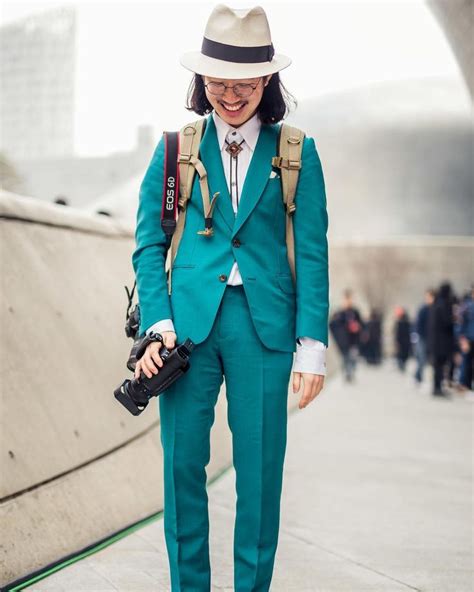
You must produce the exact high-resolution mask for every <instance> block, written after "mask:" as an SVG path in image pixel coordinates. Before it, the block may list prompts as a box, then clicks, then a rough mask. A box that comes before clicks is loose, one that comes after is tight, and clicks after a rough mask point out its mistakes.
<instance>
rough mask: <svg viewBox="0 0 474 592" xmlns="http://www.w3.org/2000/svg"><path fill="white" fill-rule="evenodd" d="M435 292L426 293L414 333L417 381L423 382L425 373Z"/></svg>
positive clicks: (431, 290)
mask: <svg viewBox="0 0 474 592" xmlns="http://www.w3.org/2000/svg"><path fill="white" fill-rule="evenodd" d="M434 297H435V292H434V290H433V289H432V288H429V289H428V290H426V292H425V301H424V303H423V304H422V305H421V306H420V308H419V309H418V312H417V315H416V320H415V326H414V332H415V348H414V349H415V356H416V372H415V380H416V381H417V382H418V383H421V382H423V373H424V369H425V366H426V362H427V343H426V342H427V339H428V316H429V311H430V307H431V305H432V304H433V302H434Z"/></svg>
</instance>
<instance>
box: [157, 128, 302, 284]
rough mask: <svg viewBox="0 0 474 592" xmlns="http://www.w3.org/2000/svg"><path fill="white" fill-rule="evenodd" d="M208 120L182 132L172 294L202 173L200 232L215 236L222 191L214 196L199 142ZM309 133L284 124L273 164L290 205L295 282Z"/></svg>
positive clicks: (289, 246)
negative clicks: (296, 229)
mask: <svg viewBox="0 0 474 592" xmlns="http://www.w3.org/2000/svg"><path fill="white" fill-rule="evenodd" d="M205 121H206V120H205V119H204V118H203V119H198V120H197V121H194V122H192V123H189V124H187V125H185V126H183V127H182V128H181V130H180V132H179V153H178V167H179V199H178V217H177V220H176V228H175V231H174V233H173V236H172V239H171V244H170V248H169V250H168V255H167V258H166V263H165V270H166V272H167V273H168V293H169V294H171V272H172V269H173V262H174V259H175V257H176V254H177V252H178V247H179V242H180V240H181V237H182V235H183V230H184V224H185V220H186V205H187V201H188V199H189V197H190V194H191V190H192V185H193V180H194V174H195V173H196V172H197V174H198V175H199V184H200V187H201V193H202V200H203V206H204V215H205V219H206V227H205V229H204V230H201V231H199V233H200V234H204V235H208V236H209V235H212V232H213V231H212V214H213V211H214V206H215V203H216V198H217V196H218V195H219V193H218V192H217V193H215V194H214V195H213V196H212V199H210V196H209V186H208V183H207V172H206V169H205V168H204V165H203V163H202V162H201V161H200V160H199V144H200V142H201V138H202V134H203V132H204V126H205ZM304 136H305V133H304V132H303V131H301V130H300V129H298V128H296V127H292V126H290V125H288V124H286V123H283V124H282V125H281V128H280V136H279V143H278V155H277V156H274V157H273V158H272V166H274V167H277V168H279V169H280V172H281V182H282V189H283V191H282V193H283V202H284V204H285V206H286V245H287V251H288V262H289V264H290V269H291V273H292V276H293V281H296V272H295V247H294V233H293V213H294V211H295V209H296V204H295V201H294V200H295V193H296V186H297V184H298V176H299V172H300V169H301V152H302V149H303V139H304Z"/></svg>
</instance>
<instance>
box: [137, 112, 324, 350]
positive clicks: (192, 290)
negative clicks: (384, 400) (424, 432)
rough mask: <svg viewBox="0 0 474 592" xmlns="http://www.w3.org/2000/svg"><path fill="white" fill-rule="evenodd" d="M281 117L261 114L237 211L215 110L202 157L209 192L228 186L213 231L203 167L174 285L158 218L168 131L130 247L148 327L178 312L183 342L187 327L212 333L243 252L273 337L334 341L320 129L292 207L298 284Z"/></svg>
mask: <svg viewBox="0 0 474 592" xmlns="http://www.w3.org/2000/svg"><path fill="white" fill-rule="evenodd" d="M280 125H281V124H262V127H261V130H260V134H259V137H258V141H257V144H256V146H255V151H254V153H253V155H252V160H251V162H250V165H249V168H248V172H247V175H246V178H245V183H244V186H243V188H242V193H241V196H240V203H239V208H238V210H237V214H234V211H233V209H232V202H231V197H230V194H229V191H228V188H227V182H226V178H225V173H224V169H223V166H222V158H221V153H220V149H219V145H218V140H217V133H216V128H215V124H214V120H213V118H212V117H211V116H208V117H207V124H206V129H205V132H204V135H203V137H202V140H201V146H200V158H201V160H202V162H203V164H204V167H205V168H206V170H207V173H208V182H209V191H210V195H211V197H212V195H213V194H214V193H215V192H216V191H219V192H220V195H219V196H218V197H217V200H216V205H215V209H214V213H213V227H214V235H213V236H210V237H208V236H205V235H201V234H197V232H198V230H202V229H204V212H203V203H202V197H201V190H200V186H199V181H198V175H197V174H196V175H195V178H194V183H193V190H192V193H191V198H190V199H189V201H188V204H187V214H186V223H185V228H184V232H183V236H182V238H181V242H180V245H179V249H178V252H177V254H176V258H175V261H174V266H173V273H172V292H171V294H170V295H168V286H167V277H166V273H165V260H166V236H165V234H164V232H163V230H162V228H161V223H160V219H161V204H162V192H163V175H164V172H163V165H164V140H163V138H161V140H160V142H159V143H158V145H157V147H156V149H155V151H154V154H153V156H152V159H151V162H150V164H149V166H148V169H147V171H146V174H145V177H144V179H143V181H142V184H141V187H140V194H139V205H138V211H137V226H136V232H135V240H136V248H135V250H134V252H133V255H132V264H133V267H134V270H135V274H136V280H137V290H138V299H139V302H140V312H141V320H140V327H139V334H140V335H143V334H144V333H145V331H146V329H148V328H149V327H150V326H151V325H153V324H154V323H156V322H157V321H160V320H162V319H165V318H170V319H172V320H173V324H174V327H175V330H176V334H177V342H178V343H181V342H182V341H184V340H185V339H186V338H187V337H189V338H191V339H192V340H193V341H194V342H195V343H196V344H198V343H200V342H202V341H204V340H205V339H206V337H207V336H208V334H209V332H210V330H211V327H212V325H213V322H214V319H215V315H216V313H217V310H218V307H219V304H220V301H221V298H222V295H223V293H224V290H225V288H226V285H227V278H228V276H229V273H230V271H231V268H232V265H233V262H234V260H236V261H237V264H238V267H239V271H240V274H241V276H242V281H243V284H244V289H245V293H246V296H247V300H248V303H249V309H250V313H251V316H252V319H253V323H254V326H255V329H256V331H257V334H258V336H259V337H260V339H261V341H262V342H263V344H264V345H265V346H267V347H268V348H270V349H275V350H280V351H293V352H294V351H296V338H297V337H299V336H306V337H312V338H313V339H318V340H319V341H322V342H323V343H325V344H326V345H328V312H329V273H328V243H327V228H328V215H327V209H326V193H325V183H324V177H323V172H322V167H321V162H320V159H319V156H318V153H317V150H316V146H315V142H314V139H313V138H311V137H306V138H305V140H304V145H303V152H302V168H301V171H300V176H299V181H298V187H297V191H296V196H295V203H296V210H295V212H294V214H293V224H294V235H295V267H296V276H297V277H296V285H294V284H293V279H292V276H291V270H290V266H289V263H288V258H287V249H286V237H285V224H286V219H285V216H286V212H285V207H284V204H283V199H282V190H281V180H280V178H279V177H275V176H274V177H272V178H270V173H271V171H272V170H273V169H272V164H271V160H272V157H273V156H275V155H276V154H277V141H278V131H279V128H280ZM234 239H238V241H236V242H235V241H234ZM239 244H240V246H238V245H239ZM243 338H244V339H245V336H243Z"/></svg>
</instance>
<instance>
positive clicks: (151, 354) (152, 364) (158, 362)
mask: <svg viewBox="0 0 474 592" xmlns="http://www.w3.org/2000/svg"><path fill="white" fill-rule="evenodd" d="M161 335H162V336H163V343H161V342H160V341H153V342H152V343H150V344H148V346H147V348H146V350H145V353H144V354H143V356H142V357H141V358H140V359H139V360H137V363H136V366H135V372H134V376H135V379H137V378H139V376H140V372H143V373H144V374H145V376H146V377H147V378H151V377H152V376H153V374H158V372H159V369H160V368H161V367H162V366H163V359H162V358H161V356H160V350H161V348H162V347H163V346H164V347H166V349H168V350H172V349H173V348H174V347H175V346H176V333H175V332H174V331H162V332H161Z"/></svg>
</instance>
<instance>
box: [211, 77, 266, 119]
mask: <svg viewBox="0 0 474 592" xmlns="http://www.w3.org/2000/svg"><path fill="white" fill-rule="evenodd" d="M271 77H272V75H271V74H269V75H268V76H259V77H258V78H214V77H212V76H202V79H203V81H204V84H208V83H209V82H221V83H223V84H225V85H226V86H227V87H229V86H231V87H233V86H234V85H235V84H251V85H252V86H255V87H256V88H255V90H254V91H253V92H252V94H251V95H250V96H248V97H244V98H243V97H239V96H238V95H236V94H235V92H234V89H233V88H226V89H225V92H224V93H223V94H222V95H215V94H212V93H210V92H209V91H208V89H207V88H206V89H205V90H206V97H207V100H208V101H209V103H211V105H212V106H213V108H214V110H215V111H216V113H217V114H218V115H219V116H220V117H221V118H222V119H223V120H224V121H225V122H226V123H228V124H229V125H231V126H233V127H239V125H242V124H243V123H245V122H246V121H247V120H249V119H250V118H251V117H252V116H253V115H254V114H255V112H256V111H257V107H258V105H259V103H260V101H261V99H262V95H263V90H264V88H265V86H267V84H268V81H269V80H270V78H271Z"/></svg>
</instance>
